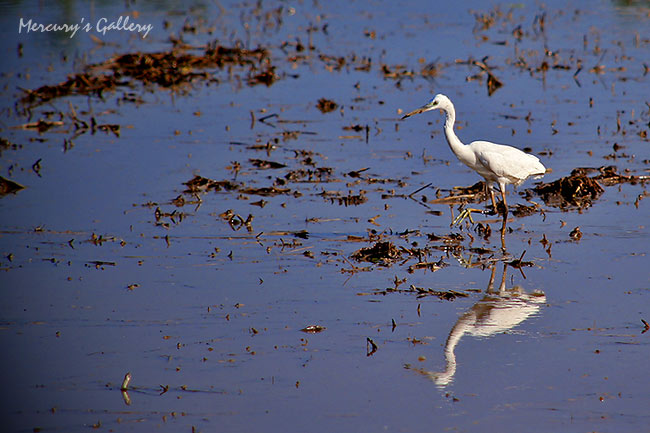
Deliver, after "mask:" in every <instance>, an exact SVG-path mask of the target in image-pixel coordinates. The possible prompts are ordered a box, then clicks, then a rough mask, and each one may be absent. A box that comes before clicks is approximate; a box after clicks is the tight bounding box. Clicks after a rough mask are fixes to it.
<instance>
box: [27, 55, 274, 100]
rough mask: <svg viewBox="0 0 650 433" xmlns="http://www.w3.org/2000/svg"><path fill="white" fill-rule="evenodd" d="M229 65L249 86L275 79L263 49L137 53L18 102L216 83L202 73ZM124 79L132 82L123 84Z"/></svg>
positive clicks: (29, 93) (33, 92) (93, 67)
mask: <svg viewBox="0 0 650 433" xmlns="http://www.w3.org/2000/svg"><path fill="white" fill-rule="evenodd" d="M228 65H235V66H242V67H247V68H248V78H247V82H248V84H249V85H255V84H266V85H271V84H272V83H273V82H274V81H275V80H276V79H277V76H276V75H275V74H274V73H273V71H274V69H275V68H274V67H273V66H271V64H270V60H269V55H268V51H267V50H266V49H264V48H257V49H254V50H248V49H244V48H239V47H224V46H221V45H216V46H208V47H206V48H205V49H204V51H203V52H201V53H199V54H192V53H189V52H187V51H185V50H183V49H179V48H174V49H172V50H170V51H164V52H158V53H139V52H137V53H127V54H121V55H118V56H115V57H113V58H111V59H108V60H106V61H105V62H102V63H98V64H94V65H90V66H88V68H87V69H86V71H84V72H83V73H80V74H75V75H72V76H70V77H69V78H68V79H67V80H66V81H64V82H61V83H59V84H55V85H45V86H41V87H39V88H38V89H35V90H28V89H26V90H25V93H26V94H25V96H23V98H22V99H21V102H22V103H23V104H26V105H29V106H33V105H40V104H43V103H45V102H48V101H50V100H52V99H55V98H60V97H65V96H70V95H97V96H100V97H101V96H102V93H103V92H104V91H113V90H115V89H116V88H117V87H118V86H128V85H132V84H133V83H132V81H133V80H137V81H140V82H141V83H143V84H157V85H159V86H161V87H165V88H171V87H174V86H178V85H181V84H186V83H190V82H192V81H193V80H194V79H196V78H200V79H203V80H208V81H218V80H217V79H216V78H214V77H213V74H212V73H210V72H209V71H205V70H204V69H209V68H219V69H222V68H224V67H225V66H228ZM260 68H261V69H260ZM260 70H261V72H260ZM108 72H111V73H108ZM125 77H126V78H131V80H128V79H126V80H125Z"/></svg>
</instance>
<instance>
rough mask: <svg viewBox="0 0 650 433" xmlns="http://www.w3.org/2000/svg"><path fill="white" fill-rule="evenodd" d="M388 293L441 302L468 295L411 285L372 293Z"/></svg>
mask: <svg viewBox="0 0 650 433" xmlns="http://www.w3.org/2000/svg"><path fill="white" fill-rule="evenodd" d="M390 293H407V294H415V295H416V297H417V298H424V297H427V296H435V297H437V298H438V299H441V300H443V301H453V300H454V299H456V298H466V297H468V296H469V295H468V294H467V293H464V292H458V291H456V290H435V289H432V288H429V287H417V286H414V285H413V284H411V285H410V286H409V287H408V288H407V289H400V288H393V287H389V288H386V289H377V290H374V291H373V292H372V294H374V295H384V296H385V295H388V294H390Z"/></svg>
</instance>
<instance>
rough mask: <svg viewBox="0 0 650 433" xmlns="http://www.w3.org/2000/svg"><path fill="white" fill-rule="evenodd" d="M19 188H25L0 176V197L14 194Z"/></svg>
mask: <svg viewBox="0 0 650 433" xmlns="http://www.w3.org/2000/svg"><path fill="white" fill-rule="evenodd" d="M21 189H25V187H24V186H22V185H21V184H19V183H17V182H14V181H13V180H10V179H5V178H4V177H2V176H0V197H2V196H5V195H7V194H15V193H17V192H18V191H20V190H21Z"/></svg>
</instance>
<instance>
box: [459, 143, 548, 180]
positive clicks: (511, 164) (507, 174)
mask: <svg viewBox="0 0 650 433" xmlns="http://www.w3.org/2000/svg"><path fill="white" fill-rule="evenodd" d="M470 146H471V147H472V150H473V151H474V153H475V154H476V159H477V160H478V161H479V162H480V163H481V165H482V166H483V167H485V169H487V170H489V171H490V172H491V173H494V175H495V176H497V177H503V178H507V179H510V180H511V182H512V183H517V182H521V181H523V180H524V179H526V178H527V177H528V176H531V175H535V174H544V172H545V171H546V168H545V167H544V166H543V165H542V163H541V162H539V159H538V158H537V157H536V156H533V155H530V154H528V153H525V152H522V151H521V150H519V149H517V148H514V147H511V146H504V145H502V144H495V143H490V142H489V141H475V142H473V143H471V145H470Z"/></svg>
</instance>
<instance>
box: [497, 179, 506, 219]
mask: <svg viewBox="0 0 650 433" xmlns="http://www.w3.org/2000/svg"><path fill="white" fill-rule="evenodd" d="M499 187H500V188H501V197H502V198H503V207H504V210H503V218H508V202H507V201H506V186H505V185H499Z"/></svg>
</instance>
